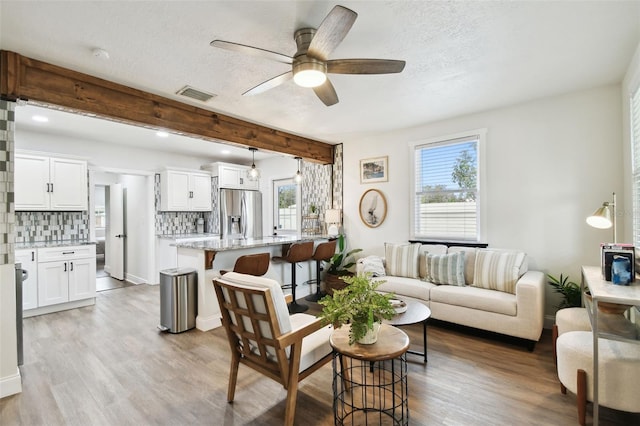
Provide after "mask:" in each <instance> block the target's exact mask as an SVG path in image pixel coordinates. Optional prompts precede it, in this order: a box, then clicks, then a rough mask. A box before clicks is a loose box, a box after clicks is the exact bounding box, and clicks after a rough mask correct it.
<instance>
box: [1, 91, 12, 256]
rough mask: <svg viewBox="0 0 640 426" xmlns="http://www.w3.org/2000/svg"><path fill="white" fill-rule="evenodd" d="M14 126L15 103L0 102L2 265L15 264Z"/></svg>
mask: <svg viewBox="0 0 640 426" xmlns="http://www.w3.org/2000/svg"><path fill="white" fill-rule="evenodd" d="M14 124H15V103H14V102H9V101H4V100H0V265H7V264H11V263H13V262H14V254H13V233H14V220H15V216H14V213H13V164H14V161H13V158H14V157H13V154H14Z"/></svg>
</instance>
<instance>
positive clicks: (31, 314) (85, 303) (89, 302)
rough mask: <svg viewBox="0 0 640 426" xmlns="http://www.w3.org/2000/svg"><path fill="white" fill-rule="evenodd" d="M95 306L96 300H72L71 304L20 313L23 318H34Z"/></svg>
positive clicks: (59, 304)
mask: <svg viewBox="0 0 640 426" xmlns="http://www.w3.org/2000/svg"><path fill="white" fill-rule="evenodd" d="M95 304H96V298H95V297H92V298H90V299H83V300H74V301H73V302H66V303H58V304H57V305H49V306H43V307H41V308H35V309H29V310H27V311H24V312H23V313H22V317H23V318H29V317H34V316H36V315H44V314H50V313H53V312H59V311H66V310H68V309H75V308H83V307H85V306H91V305H95Z"/></svg>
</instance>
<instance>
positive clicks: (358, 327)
mask: <svg viewBox="0 0 640 426" xmlns="http://www.w3.org/2000/svg"><path fill="white" fill-rule="evenodd" d="M343 279H344V281H345V282H346V283H347V284H349V285H348V286H346V287H345V288H343V289H341V290H335V291H334V292H333V297H330V296H325V297H324V298H322V299H320V301H319V303H320V304H321V305H323V306H324V307H323V309H322V313H321V315H320V317H321V318H322V319H323V321H324V322H325V323H327V324H333V326H334V327H335V328H339V327H342V326H343V325H344V324H350V325H351V329H350V331H349V344H351V345H352V344H353V343H355V342H358V343H362V344H371V343H375V342H376V339H377V332H378V328H379V327H380V322H381V321H382V320H383V319H391V318H392V317H393V316H394V315H395V313H396V311H395V309H394V308H393V306H392V304H391V299H392V298H393V297H394V295H393V294H391V293H388V294H382V293H378V292H377V291H376V288H378V286H379V285H380V284H382V283H383V282H384V281H372V280H371V276H370V275H369V274H367V275H364V276H352V277H344V278H343Z"/></svg>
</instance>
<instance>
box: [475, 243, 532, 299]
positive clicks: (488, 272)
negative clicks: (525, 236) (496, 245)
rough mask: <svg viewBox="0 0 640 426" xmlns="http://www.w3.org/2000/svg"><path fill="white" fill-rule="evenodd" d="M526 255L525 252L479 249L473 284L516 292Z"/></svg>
mask: <svg viewBox="0 0 640 426" xmlns="http://www.w3.org/2000/svg"><path fill="white" fill-rule="evenodd" d="M525 257H526V254H525V253H523V252H509V251H494V250H478V252H477V253H476V265H475V273H474V277H473V285H474V286H476V287H482V288H487V289H491V290H498V291H504V292H507V293H513V294H515V292H516V282H517V281H518V278H519V277H520V268H521V266H522V264H523V262H524V259H525Z"/></svg>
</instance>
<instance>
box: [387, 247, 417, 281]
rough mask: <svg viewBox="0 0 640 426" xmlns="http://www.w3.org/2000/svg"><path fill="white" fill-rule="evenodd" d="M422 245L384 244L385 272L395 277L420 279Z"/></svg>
mask: <svg viewBox="0 0 640 426" xmlns="http://www.w3.org/2000/svg"><path fill="white" fill-rule="evenodd" d="M420 245H421V244H420V243H415V244H390V243H385V244H384V253H385V254H384V255H385V271H386V273H387V275H390V276H393V277H407V278H418V253H419V252H420Z"/></svg>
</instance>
